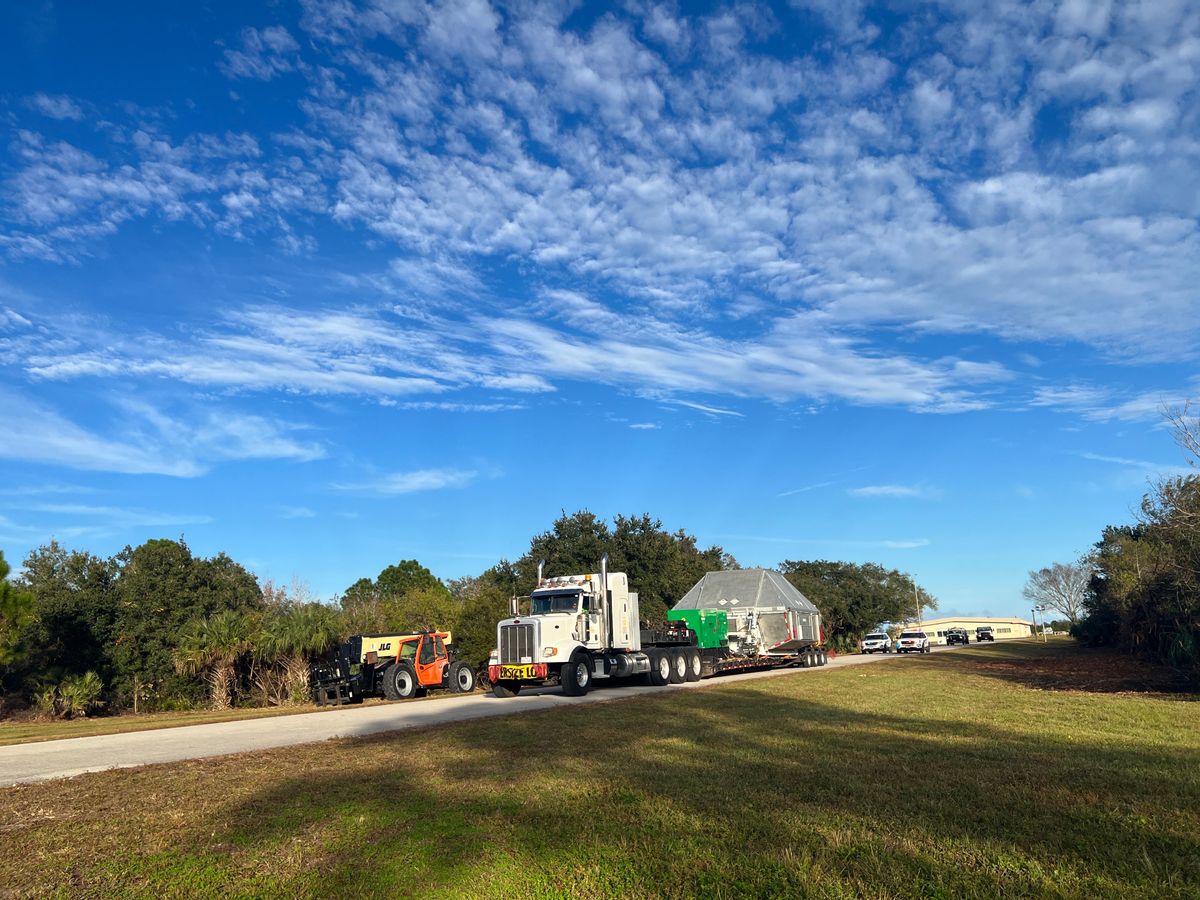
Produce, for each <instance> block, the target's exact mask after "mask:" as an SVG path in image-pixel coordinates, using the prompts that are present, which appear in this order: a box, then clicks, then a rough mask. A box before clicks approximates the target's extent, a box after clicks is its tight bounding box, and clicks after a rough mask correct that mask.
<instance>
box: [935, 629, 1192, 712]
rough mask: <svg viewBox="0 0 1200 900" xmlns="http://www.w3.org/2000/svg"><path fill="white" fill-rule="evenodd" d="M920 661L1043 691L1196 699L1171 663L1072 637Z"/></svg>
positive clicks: (1190, 686)
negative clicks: (1161, 662) (1083, 641)
mask: <svg viewBox="0 0 1200 900" xmlns="http://www.w3.org/2000/svg"><path fill="white" fill-rule="evenodd" d="M924 662H926V663H927V664H932V665H939V666H944V667H953V668H955V669H957V670H959V671H962V672H963V673H964V674H970V675H980V676H983V677H986V678H997V679H1000V680H1002V681H1007V682H1011V683H1013V684H1019V685H1022V686H1024V687H1029V688H1034V689H1036V690H1043V691H1077V692H1082V693H1089V694H1144V695H1152V696H1155V697H1159V698H1163V699H1171V700H1184V701H1188V700H1191V701H1195V700H1200V691H1198V690H1197V686H1196V685H1195V684H1194V683H1192V682H1190V681H1189V680H1188V678H1187V677H1186V676H1185V675H1183V674H1182V673H1180V672H1179V671H1177V670H1175V669H1172V668H1171V667H1170V666H1165V665H1161V664H1158V663H1153V662H1149V661H1147V660H1144V659H1139V658H1138V657H1135V656H1131V655H1129V654H1128V653H1124V652H1122V651H1120V650H1116V649H1113V648H1109V647H1084V646H1082V645H1080V644H1077V643H1075V642H1074V641H1071V642H1069V643H1068V642H1065V641H1061V640H1059V641H1055V642H1053V643H1050V644H1039V643H1037V642H1034V641H1020V642H1016V641H1014V642H1012V643H1011V644H1008V645H1005V646H1000V647H995V648H992V647H980V648H977V649H975V650H974V651H972V650H967V651H959V652H956V653H952V654H939V655H938V656H937V657H936V658H932V659H930V660H924Z"/></svg>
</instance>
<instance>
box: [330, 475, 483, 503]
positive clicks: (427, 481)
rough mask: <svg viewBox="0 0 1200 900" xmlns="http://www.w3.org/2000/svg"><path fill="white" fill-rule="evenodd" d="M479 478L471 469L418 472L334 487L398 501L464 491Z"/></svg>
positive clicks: (335, 485)
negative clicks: (427, 493) (407, 496)
mask: <svg viewBox="0 0 1200 900" xmlns="http://www.w3.org/2000/svg"><path fill="white" fill-rule="evenodd" d="M478 474H479V473H478V472H476V471H474V470H468V469H452V468H440V469H416V470H413V471H410V472H393V473H391V474H388V475H381V476H379V477H376V478H372V479H370V480H368V481H362V482H355V483H347V484H334V485H333V488H334V489H336V490H339V491H351V492H354V493H364V494H376V495H379V496H384V497H394V496H398V495H402V494H415V493H419V492H422V491H440V490H447V489H455V488H464V487H466V486H467V485H469V484H470V483H471V482H472V481H474V480H475V479H476V477H478Z"/></svg>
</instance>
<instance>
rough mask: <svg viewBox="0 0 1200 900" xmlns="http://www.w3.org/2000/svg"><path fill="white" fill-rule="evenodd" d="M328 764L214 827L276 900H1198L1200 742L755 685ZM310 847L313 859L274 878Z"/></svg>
mask: <svg viewBox="0 0 1200 900" xmlns="http://www.w3.org/2000/svg"><path fill="white" fill-rule="evenodd" d="M328 749H329V755H330V759H331V761H336V760H337V759H339V758H345V759H347V760H349V758H351V757H352V758H353V763H350V762H349V761H348V762H347V764H346V765H345V767H344V768H343V769H341V770H339V767H338V766H337V765H335V764H334V765H331V766H330V769H329V771H327V772H325V773H322V774H320V775H319V776H312V777H305V778H303V779H289V780H286V781H283V782H280V783H277V784H273V785H271V786H269V787H265V788H264V789H263V791H261V792H260V793H258V794H257V795H256V796H255V797H254V798H253V799H252V800H251V801H248V802H243V803H241V804H238V805H236V806H235V807H233V808H231V809H229V810H227V811H226V814H224V815H222V817H221V822H219V823H218V822H213V823H206V824H205V829H206V831H205V835H210V836H211V838H212V839H215V840H217V841H219V842H220V843H221V844H222V845H224V846H233V847H237V848H241V849H242V850H243V851H244V852H245V853H247V854H248V855H249V858H251V859H262V860H268V862H267V863H266V865H267V866H268V868H269V869H270V870H271V871H272V872H275V873H276V874H274V875H272V878H271V881H270V885H271V890H273V891H282V892H284V893H285V894H289V895H290V894H305V893H315V894H328V893H348V892H358V893H362V892H373V891H382V890H385V889H387V888H388V887H389V886H394V887H397V888H402V887H403V886H405V885H411V886H416V885H419V886H420V887H421V891H420V892H421V893H426V892H428V891H432V890H440V891H448V892H450V893H451V894H454V895H472V896H495V895H497V894H499V893H505V894H508V895H512V894H514V893H516V894H522V893H524V894H529V893H535V894H536V893H541V894H546V895H553V894H587V893H590V894H594V895H617V894H630V895H650V896H656V895H658V896H684V895H696V894H705V895H710V896H746V895H755V896H766V895H795V896H840V895H848V896H853V895H855V894H862V893H866V894H871V895H913V894H921V895H925V896H928V895H930V894H934V895H937V894H941V895H944V896H988V895H995V894H1001V893H1002V894H1005V895H1029V896H1033V895H1039V896H1041V895H1045V894H1048V893H1066V894H1080V893H1082V894H1093V895H1105V894H1108V895H1121V894H1126V895H1127V894H1129V893H1142V894H1144V893H1146V892H1147V891H1149V892H1151V893H1154V894H1157V895H1160V896H1166V895H1178V896H1187V895H1189V894H1190V895H1193V896H1194V895H1195V894H1196V893H1200V874H1198V872H1197V870H1196V867H1195V865H1194V861H1195V859H1197V858H1200V843H1198V841H1197V838H1196V826H1197V824H1198V820H1197V815H1196V812H1195V810H1196V809H1197V808H1200V782H1198V780H1197V777H1196V773H1197V771H1200V747H1197V746H1191V747H1186V748H1164V747H1147V746H1144V745H1140V744H1139V743H1138V742H1136V741H1131V742H1130V743H1129V744H1128V745H1114V744H1112V743H1102V742H1077V741H1075V740H1073V739H1072V738H1071V736H1070V735H1069V734H1068V735H1064V736H1058V737H1047V736H1031V735H1029V734H1014V733H1011V732H1008V731H1005V730H1003V729H998V728H994V727H990V726H988V725H985V724H980V723H975V722H961V721H953V722H946V721H936V720H932V719H929V720H927V719H921V718H914V717H911V716H896V715H890V714H888V713H885V712H878V711H860V710H848V709H846V708H844V707H835V706H830V705H825V704H822V703H819V702H815V701H813V700H809V699H797V698H793V697H787V696H780V694H779V693H778V691H773V690H772V689H771V687H770V686H769V685H766V684H763V683H746V684H742V685H737V686H733V687H732V688H731V689H730V690H722V691H705V692H696V691H687V692H683V691H680V692H672V693H670V694H667V695H660V696H651V697H647V698H645V699H644V700H643V701H642V702H639V703H630V704H624V703H623V704H620V705H613V706H602V707H594V706H593V707H590V708H571V709H561V710H554V711H549V712H542V713H531V714H528V715H523V716H519V717H515V718H511V719H505V720H500V721H489V722H478V723H469V724H460V725H457V726H453V727H442V728H434V729H430V730H428V731H426V732H424V733H422V734H419V735H418V734H414V733H406V732H400V733H396V734H390V735H377V736H373V737H370V738H364V739H359V740H347V741H342V742H336V743H334V744H332V745H329V748H328ZM207 840H208V839H207V838H205V839H203V840H201V841H200V845H201V846H203V844H205V843H206V841H207ZM297 841H300V842H307V843H305V846H306V847H307V851H308V852H307V854H306V856H305V857H304V859H303V862H302V863H301V864H299V865H296V866H291V867H289V866H287V865H281V864H280V863H279V860H280V859H281V858H283V859H284V860H285V861H286V848H287V847H288V846H290V845H293V844H295V842H297ZM281 854H282V857H281ZM272 860H273V862H272ZM413 892H414V893H415V892H416V891H413ZM401 893H405V892H404V891H403V890H402V889H401Z"/></svg>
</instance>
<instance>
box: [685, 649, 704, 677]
mask: <svg viewBox="0 0 1200 900" xmlns="http://www.w3.org/2000/svg"><path fill="white" fill-rule="evenodd" d="M703 670H704V661H703V660H702V659H701V658H700V651H699V650H689V651H688V653H687V680H688V681H699V680H700V674H701V672H703Z"/></svg>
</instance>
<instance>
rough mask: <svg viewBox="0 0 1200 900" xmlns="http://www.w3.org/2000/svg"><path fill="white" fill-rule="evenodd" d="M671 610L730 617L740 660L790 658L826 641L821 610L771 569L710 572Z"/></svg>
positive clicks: (732, 648) (732, 643)
mask: <svg viewBox="0 0 1200 900" xmlns="http://www.w3.org/2000/svg"><path fill="white" fill-rule="evenodd" d="M672 608H673V609H716V610H721V611H723V612H725V614H726V615H727V616H728V617H729V649H730V651H731V652H732V653H734V654H737V655H740V656H765V655H788V654H792V653H795V652H796V651H798V650H802V649H804V648H805V647H810V646H812V645H814V644H817V643H819V642H820V640H821V613H820V612H819V611H818V610H817V607H816V606H815V605H813V603H812V601H811V600H809V599H808V598H807V597H805V596H804V595H803V594H802V593H800V591H798V590H796V588H795V587H793V586H792V585H791V583H790V582H789V581H788V580H787V579H786V578H784V577H783V576H782V575H781V574H780V573H778V572H775V571H773V570H771V569H735V570H733V571H729V572H709V573H708V574H707V575H705V576H704V577H703V578H701V579H700V580H699V581H698V582H696V585H695V586H694V587H693V588H692V589H691V590H690V591H688V592H687V593H686V594H685V595H684V596H683V599H682V600H680V601H679V602H678V603H676V604H675V606H674V607H672Z"/></svg>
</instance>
